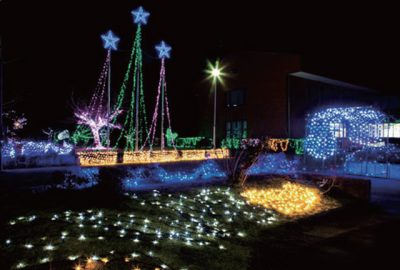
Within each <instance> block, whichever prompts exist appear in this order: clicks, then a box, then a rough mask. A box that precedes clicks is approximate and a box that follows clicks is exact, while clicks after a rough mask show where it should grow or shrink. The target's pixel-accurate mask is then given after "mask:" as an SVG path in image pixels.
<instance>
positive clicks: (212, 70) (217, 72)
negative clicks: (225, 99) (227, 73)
mask: <svg viewBox="0 0 400 270" xmlns="http://www.w3.org/2000/svg"><path fill="white" fill-rule="evenodd" d="M207 73H208V74H209V77H208V78H209V79H211V80H212V87H213V91H214V121H213V149H215V148H216V145H217V144H216V129H217V128H216V124H217V83H218V81H221V82H222V76H223V73H222V68H220V67H219V62H218V61H217V62H215V65H212V64H211V63H208V70H207Z"/></svg>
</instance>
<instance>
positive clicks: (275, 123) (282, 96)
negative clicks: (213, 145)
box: [218, 52, 300, 140]
mask: <svg viewBox="0 0 400 270" xmlns="http://www.w3.org/2000/svg"><path fill="white" fill-rule="evenodd" d="M223 63H224V64H225V65H227V70H228V72H229V74H230V76H229V77H228V78H226V87H225V90H222V91H218V100H219V102H218V137H219V139H220V140H221V139H222V138H224V137H225V134H226V122H227V121H237V120H245V121H247V127H248V137H263V136H271V137H285V136H286V135H287V77H288V74H289V73H291V72H295V71H298V70H300V57H299V56H297V55H289V54H274V53H256V52H247V53H241V54H233V55H229V56H227V57H225V58H224V59H223ZM236 89H243V90H244V91H245V98H244V104H243V105H238V106H230V107H228V106H227V102H226V101H227V97H228V95H229V92H230V91H234V90H236Z"/></svg>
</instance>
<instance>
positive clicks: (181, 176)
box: [122, 160, 227, 190]
mask: <svg viewBox="0 0 400 270" xmlns="http://www.w3.org/2000/svg"><path fill="white" fill-rule="evenodd" d="M128 172H129V175H128V176H127V177H125V179H123V181H122V183H123V186H124V188H125V189H128V190H129V189H137V188H146V186H152V185H153V186H154V185H159V184H174V183H185V182H186V183H190V182H202V181H208V180H214V179H217V178H219V179H225V178H226V177H227V175H226V173H225V172H224V171H223V170H222V169H221V168H220V166H219V165H218V164H217V163H216V162H215V161H213V160H208V161H206V162H203V163H201V164H199V165H198V167H196V168H194V169H186V170H185V169H183V168H181V167H178V168H176V170H174V169H171V170H166V169H164V168H163V167H160V166H159V165H155V166H140V167H137V168H133V169H129V171H128Z"/></svg>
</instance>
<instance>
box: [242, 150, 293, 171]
mask: <svg viewBox="0 0 400 270" xmlns="http://www.w3.org/2000/svg"><path fill="white" fill-rule="evenodd" d="M299 168H300V160H299V157H293V158H292V159H290V158H288V156H286V155H285V153H277V154H261V155H260V157H259V158H258V160H257V162H256V163H254V164H253V165H252V166H251V167H250V169H249V170H248V171H247V174H248V175H263V174H296V172H297V170H298V169H299Z"/></svg>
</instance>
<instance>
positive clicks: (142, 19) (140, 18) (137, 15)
mask: <svg viewBox="0 0 400 270" xmlns="http://www.w3.org/2000/svg"><path fill="white" fill-rule="evenodd" d="M131 13H132V15H133V22H134V23H135V24H138V25H146V24H147V20H148V19H149V16H150V13H149V12H147V11H146V10H145V9H144V8H143V7H142V6H140V7H138V8H137V9H135V10H132V12H131Z"/></svg>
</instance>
